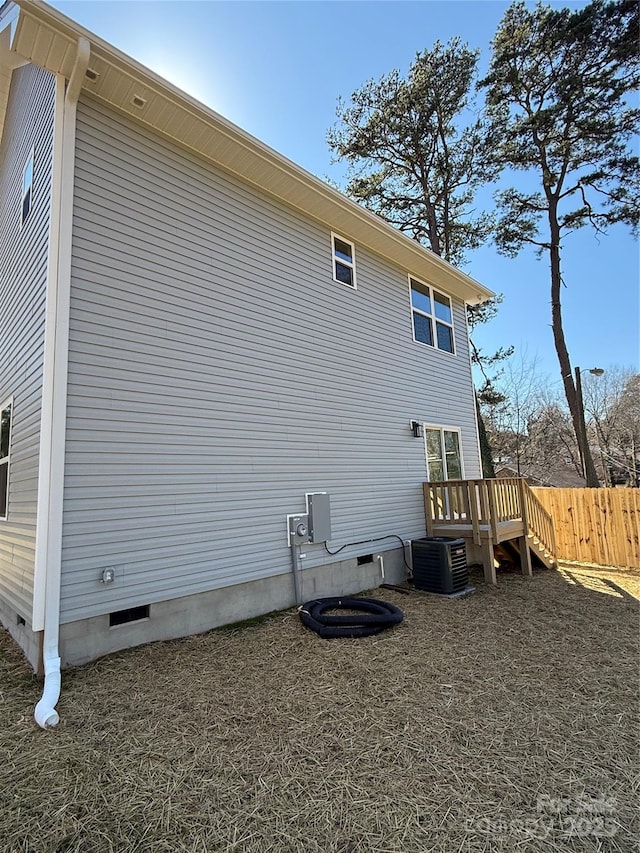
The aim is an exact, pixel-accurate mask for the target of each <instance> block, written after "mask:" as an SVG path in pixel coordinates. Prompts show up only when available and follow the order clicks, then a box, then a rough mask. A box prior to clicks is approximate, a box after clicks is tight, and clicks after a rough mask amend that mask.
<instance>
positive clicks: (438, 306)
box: [409, 276, 454, 353]
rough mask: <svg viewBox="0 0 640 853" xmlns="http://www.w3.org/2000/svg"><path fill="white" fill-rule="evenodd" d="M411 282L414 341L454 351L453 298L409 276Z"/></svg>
mask: <svg viewBox="0 0 640 853" xmlns="http://www.w3.org/2000/svg"><path fill="white" fill-rule="evenodd" d="M409 284H410V286H411V315H412V322H413V339H414V341H417V342H418V343H421V344H427V346H430V347H435V348H436V349H440V350H444V352H451V353H452V352H454V347H453V312H452V310H451V300H450V299H449V297H448V296H445V295H444V293H440V292H439V291H437V290H434V288H433V287H430V286H429V285H428V284H424V282H422V281H418V279H416V278H413V277H412V276H409Z"/></svg>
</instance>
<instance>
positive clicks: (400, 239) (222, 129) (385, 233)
mask: <svg viewBox="0 0 640 853" xmlns="http://www.w3.org/2000/svg"><path fill="white" fill-rule="evenodd" d="M15 5H16V6H18V7H20V16H19V18H18V20H17V26H16V25H15V24H14V27H15V33H14V39H13V42H14V45H13V50H15V51H17V52H18V53H19V54H20V55H21V56H22V57H24V58H26V59H28V60H29V61H31V62H34V63H35V64H37V65H40V66H41V67H43V68H46V69H47V70H48V71H50V72H52V73H55V74H62V75H64V76H65V77H68V76H69V74H70V72H71V65H72V62H73V57H74V56H75V47H76V44H77V41H78V38H79V37H81V36H84V37H85V38H87V39H88V40H89V41H90V43H91V59H90V69H91V71H92V72H93V74H94V75H95V79H93V80H91V79H89V78H88V77H87V78H86V79H85V82H84V84H83V91H85V92H87V93H90V94H91V95H92V96H93V97H95V98H97V99H98V100H101V101H103V102H105V103H107V104H108V105H110V106H113V107H115V108H117V109H119V110H121V111H124V112H125V113H127V114H128V115H130V116H132V117H133V118H135V119H136V120H137V121H139V122H142V123H143V124H145V125H147V126H148V127H150V128H152V129H153V130H154V131H156V132H158V133H160V134H162V135H164V136H167V137H169V138H171V139H173V140H174V141H176V142H178V143H179V144H180V145H182V146H186V147H187V148H189V149H190V150H192V151H194V152H195V153H197V154H198V155H199V156H202V157H204V158H205V159H207V160H209V161H210V162H212V163H213V164H215V165H217V166H218V167H221V168H223V169H225V170H226V171H229V172H231V173H233V174H235V175H237V176H238V177H239V178H241V179H242V180H243V181H247V182H249V183H251V184H253V185H254V186H256V187H258V188H259V189H261V190H262V191H264V192H267V193H268V194H269V195H271V196H273V197H275V198H277V199H278V200H280V201H281V202H284V203H285V204H287V205H289V206H291V207H294V208H297V209H298V210H300V211H302V212H304V213H305V214H306V215H308V216H311V217H313V218H314V219H316V220H317V221H319V222H321V223H322V224H323V225H325V226H326V227H328V228H330V229H331V230H333V231H337V232H338V233H342V234H343V235H344V236H345V237H348V238H350V239H352V240H353V241H354V242H355V243H356V244H357V245H362V246H365V247H366V248H368V249H370V250H372V251H374V252H375V253H377V254H379V255H381V256H383V257H385V258H387V259H388V260H390V261H392V262H393V263H395V264H396V265H399V266H402V267H404V268H405V269H406V270H407V272H408V273H411V274H412V275H415V276H417V277H418V278H423V279H425V280H427V281H428V282H430V283H431V284H433V285H435V286H436V287H440V288H442V289H444V290H445V291H447V292H448V293H449V294H451V295H452V296H456V297H458V298H459V299H461V300H462V301H464V302H467V303H469V304H477V303H479V302H483V301H485V300H486V299H488V298H490V297H491V296H493V295H494V294H493V292H492V291H491V290H489V289H488V288H486V287H484V285H481V284H480V283H479V282H477V281H475V280H474V279H472V278H471V277H470V276H468V275H466V274H465V273H463V272H461V271H460V270H458V269H456V268H455V267H453V266H452V265H451V264H449V263H447V262H446V261H444V260H443V259H442V258H440V257H438V256H437V255H435V254H434V253H433V252H430V251H429V250H427V249H425V248H424V247H423V246H421V245H420V244H419V243H417V242H415V241H413V240H411V239H409V238H408V237H406V236H405V235H404V234H402V233H401V232H400V231H398V230H397V229H395V228H393V227H391V226H390V225H388V224H387V223H386V222H384V220H382V219H381V218H380V217H378V216H376V215H375V214H374V213H371V212H370V211H368V210H366V209H365V208H364V207H362V206H361V205H358V204H356V202H354V201H352V200H351V199H349V198H347V197H346V196H344V195H343V194H342V193H340V192H338V191H337V190H335V189H333V187H330V186H329V185H328V184H326V183H324V182H323V181H321V180H319V179H318V178H316V177H315V176H314V175H312V174H311V173H310V172H308V171H306V170H305V169H303V168H301V167H300V166H298V165H297V164H296V163H294V162H292V161H291V160H289V159H287V158H286V157H284V156H283V155H281V154H279V153H278V152H276V151H274V150H273V149H272V148H270V147H269V146H267V145H265V144H264V143H263V142H261V141H260V140H258V139H256V138H255V137H253V136H251V134H249V133H247V132H246V131H244V130H242V129H241V128H239V127H238V126H237V125H235V124H233V123H232V122H230V121H229V120H228V119H226V118H224V116H221V115H220V114H219V113H217V112H215V110H212V109H211V108H209V107H207V106H205V105H204V104H202V103H200V102H199V101H197V100H196V99H195V98H193V97H191V96H190V95H188V94H186V93H185V92H182V91H181V90H180V89H178V88H177V87H176V86H174V85H173V84H172V83H169V82H168V81H166V80H164V79H163V78H162V77H160V76H159V75H157V74H155V73H154V72H153V71H151V70H150V69H149V68H146V67H145V66H143V65H141V64H140V63H139V62H137V61H136V60H134V59H132V58H131V57H129V56H127V55H126V54H124V53H123V52H121V51H119V50H118V49H117V48H115V47H113V46H112V45H110V44H108V43H107V42H105V41H104V40H103V39H101V38H99V37H98V36H96V35H94V34H93V33H91V32H89V31H88V30H86V29H84V28H83V27H81V26H80V25H78V24H76V23H75V22H74V21H72V20H71V19H69V18H67V17H66V16H64V15H62V14H61V13H60V12H58V11H57V10H56V9H53V8H51V7H50V6H48V5H47V4H46V3H44V2H42V0H16V1H15ZM134 98H135V99H136V100H135V101H134ZM141 101H142V106H140V102H141Z"/></svg>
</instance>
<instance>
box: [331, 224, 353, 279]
mask: <svg viewBox="0 0 640 853" xmlns="http://www.w3.org/2000/svg"><path fill="white" fill-rule="evenodd" d="M331 249H332V253H333V280H334V281H339V282H340V283H341V284H346V285H347V286H348V287H353V289H354V290H355V287H356V254H355V247H354V245H353V243H351V242H349V240H345V239H344V237H339V236H338V235H337V234H332V235H331Z"/></svg>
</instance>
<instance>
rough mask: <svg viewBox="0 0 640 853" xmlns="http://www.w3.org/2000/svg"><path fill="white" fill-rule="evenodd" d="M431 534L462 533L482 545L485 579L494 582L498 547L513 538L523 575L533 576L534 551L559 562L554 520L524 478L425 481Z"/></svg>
mask: <svg viewBox="0 0 640 853" xmlns="http://www.w3.org/2000/svg"><path fill="white" fill-rule="evenodd" d="M424 506H425V520H426V526H427V535H428V536H460V537H462V538H464V539H465V541H466V542H467V544H468V546H472V547H469V548H468V550H472V549H473V548H476V549H480V552H481V559H482V565H483V568H484V576H485V579H486V580H487V581H488V582H489V583H493V584H495V583H496V570H495V558H494V550H493V549H494V546H495V545H499V544H500V543H501V542H514V543H515V544H516V545H517V548H518V551H519V553H520V563H521V566H522V572H523V574H528V575H531V573H532V569H531V554H532V553H533V554H535V555H536V557H538V559H540V560H541V561H542V562H543V563H544V564H545V565H546V566H548V567H549V568H552V567H554V566H555V564H556V545H555V533H554V529H553V521H552V519H551V516H550V515H549V513H548V512H547V511H546V510H545V509H544V507H543V506H542V504H541V503H540V501H539V500H538V499H537V498H536V496H535V495H534V494H533V492H532V491H531V489H530V488H529V486H528V484H527V483H526V482H525V480H523V479H520V478H516V477H513V478H505V479H502V478H501V479H498V480H446V481H444V482H438V483H425V484H424Z"/></svg>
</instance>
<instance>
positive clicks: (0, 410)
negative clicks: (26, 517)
mask: <svg viewBox="0 0 640 853" xmlns="http://www.w3.org/2000/svg"><path fill="white" fill-rule="evenodd" d="M12 408H13V401H12V400H7V401H5V402H4V403H3V405H2V406H1V407H0V519H6V517H7V506H8V503H9V500H8V498H9V456H10V452H11V410H12Z"/></svg>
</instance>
